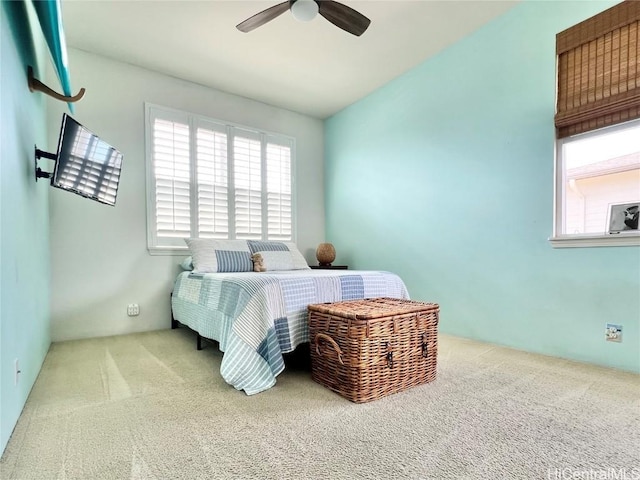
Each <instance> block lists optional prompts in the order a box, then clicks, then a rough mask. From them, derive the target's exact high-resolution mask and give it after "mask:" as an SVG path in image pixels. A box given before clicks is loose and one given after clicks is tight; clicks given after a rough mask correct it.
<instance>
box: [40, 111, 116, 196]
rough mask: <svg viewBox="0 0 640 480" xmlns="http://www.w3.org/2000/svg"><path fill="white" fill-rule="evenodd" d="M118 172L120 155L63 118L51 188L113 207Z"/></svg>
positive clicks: (92, 135) (85, 129)
mask: <svg viewBox="0 0 640 480" xmlns="http://www.w3.org/2000/svg"><path fill="white" fill-rule="evenodd" d="M121 169H122V153H120V152H119V151H118V150H117V149H116V148H114V147H112V146H111V145H109V144H108V143H107V142H105V141H104V140H102V139H101V138H100V137H98V136H97V135H95V134H94V133H93V132H91V131H90V130H88V129H87V128H85V127H83V126H82V125H80V124H79V123H78V122H77V121H75V120H74V119H73V118H71V117H70V116H69V115H67V114H66V113H65V114H63V117H62V126H61V128H60V139H59V141H58V155H57V161H56V166H55V169H54V171H53V175H52V176H51V185H52V186H54V187H56V188H61V189H63V190H68V191H70V192H74V193H77V194H78V195H82V196H83V197H87V198H90V199H91V200H96V201H98V202H101V203H106V204H107V205H115V204H116V196H117V194H118V183H119V182H120V171H121Z"/></svg>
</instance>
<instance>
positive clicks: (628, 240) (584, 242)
mask: <svg viewBox="0 0 640 480" xmlns="http://www.w3.org/2000/svg"><path fill="white" fill-rule="evenodd" d="M549 242H550V243H551V246H552V247H553V248H580V247H630V246H637V245H640V233H620V234H613V235H604V234H600V235H596V234H586V235H560V236H557V237H551V238H549Z"/></svg>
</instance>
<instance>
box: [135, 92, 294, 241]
mask: <svg viewBox="0 0 640 480" xmlns="http://www.w3.org/2000/svg"><path fill="white" fill-rule="evenodd" d="M146 131H147V184H148V189H147V197H148V198H147V205H148V208H147V231H148V246H149V250H150V251H151V252H152V253H171V251H176V250H177V251H179V250H184V249H186V244H185V242H184V239H185V238H189V237H199V238H218V239H237V238H242V239H245V238H246V239H253V240H281V241H295V239H294V236H293V232H294V224H293V206H294V205H293V196H292V191H293V185H292V183H293V163H294V158H293V157H294V140H293V139H292V138H289V137H285V136H283V135H276V134H271V133H266V132H260V131H257V130H252V129H250V128H246V127H241V126H238V125H232V124H229V123H225V122H220V121H217V120H212V119H206V118H203V117H200V116H197V115H191V114H188V113H184V112H179V111H175V110H170V109H167V108H163V107H158V106H154V105H147V106H146Z"/></svg>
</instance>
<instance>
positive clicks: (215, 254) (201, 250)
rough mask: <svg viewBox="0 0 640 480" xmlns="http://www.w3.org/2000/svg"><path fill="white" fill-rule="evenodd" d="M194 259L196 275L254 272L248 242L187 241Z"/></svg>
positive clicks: (207, 239)
mask: <svg viewBox="0 0 640 480" xmlns="http://www.w3.org/2000/svg"><path fill="white" fill-rule="evenodd" d="M185 242H186V243H187V245H188V247H189V250H191V256H192V257H193V271H194V273H215V272H252V271H253V262H252V261H251V252H250V251H249V245H248V244H247V241H246V240H214V239H210V238H187V239H185Z"/></svg>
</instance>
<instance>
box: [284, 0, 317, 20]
mask: <svg viewBox="0 0 640 480" xmlns="http://www.w3.org/2000/svg"><path fill="white" fill-rule="evenodd" d="M318 11H319V8H318V4H317V3H316V1H315V0H296V2H295V3H294V4H293V5H291V14H292V15H293V18H295V19H296V20H298V21H300V22H310V21H311V20H313V19H314V18H316V16H317V15H318Z"/></svg>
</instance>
